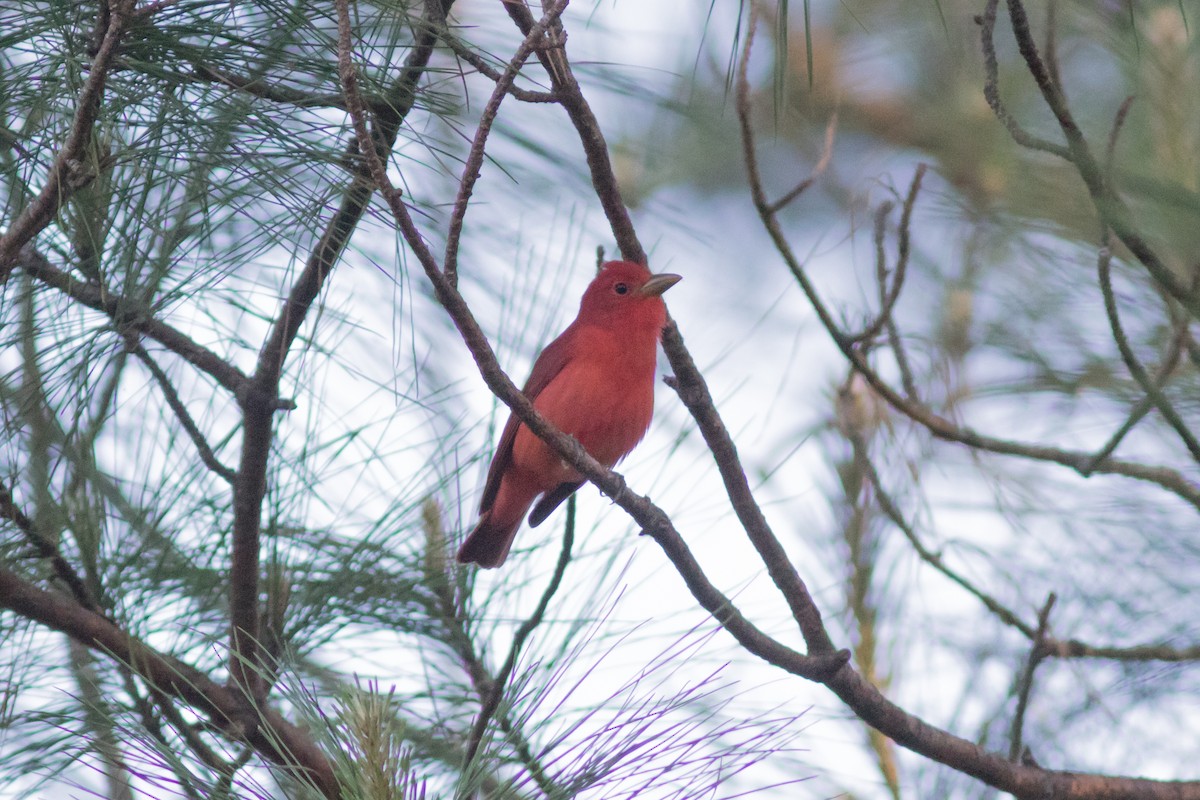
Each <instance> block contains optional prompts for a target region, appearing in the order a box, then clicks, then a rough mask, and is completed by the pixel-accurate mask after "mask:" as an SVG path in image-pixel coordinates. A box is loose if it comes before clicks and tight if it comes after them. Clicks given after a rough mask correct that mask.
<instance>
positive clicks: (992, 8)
mask: <svg viewBox="0 0 1200 800" xmlns="http://www.w3.org/2000/svg"><path fill="white" fill-rule="evenodd" d="M997 2H998V0H989V1H988V5H987V12H986V13H985V18H984V20H985V24H984V25H983V48H984V53H985V56H986V58H985V68H986V72H987V85H988V86H993V87H994V86H995V85H996V83H997V81H998V80H999V78H998V67H997V64H996V58H995V45H994V43H993V34H994V26H995V15H996V4H997ZM1007 3H1008V15H1009V20H1010V21H1011V22H1012V29H1013V34H1014V35H1015V36H1016V39H1017V49H1018V50H1020V53H1021V57H1022V59H1024V61H1025V66H1026V68H1027V69H1028V71H1029V74H1030V75H1031V76H1032V77H1033V80H1034V83H1036V84H1037V87H1038V90H1039V91H1040V92H1041V95H1042V99H1043V100H1045V102H1046V105H1047V107H1049V109H1050V111H1051V112H1052V113H1053V114H1054V118H1055V119H1056V120H1057V121H1058V127H1059V129H1060V130H1061V131H1062V133H1063V136H1064V138H1065V139H1066V140H1067V152H1065V153H1064V152H1061V151H1060V150H1057V149H1055V150H1051V151H1050V152H1054V154H1055V155H1058V156H1060V157H1062V158H1063V159H1065V160H1066V161H1068V162H1069V163H1071V164H1072V165H1073V166H1074V167H1075V169H1076V171H1077V172H1078V173H1079V177H1080V178H1082V179H1083V183H1084V185H1085V186H1086V187H1087V191H1088V195H1089V196H1090V197H1091V200H1092V204H1093V205H1094V206H1095V208H1096V212H1097V213H1098V214H1099V215H1100V219H1101V221H1102V222H1103V223H1104V224H1105V225H1107V226H1108V227H1109V228H1111V229H1112V232H1113V234H1114V235H1115V236H1116V237H1117V238H1118V239H1120V240H1121V243H1122V244H1124V245H1125V247H1127V248H1128V249H1129V251H1130V252H1131V253H1133V255H1134V257H1135V258H1137V260H1138V261H1139V262H1140V263H1141V264H1142V266H1144V267H1145V268H1146V271H1147V272H1149V273H1150V276H1151V277H1152V278H1153V279H1154V280H1155V281H1156V282H1157V283H1158V284H1159V285H1160V286H1162V287H1163V289H1164V290H1166V292H1167V293H1168V294H1170V295H1171V296H1172V297H1174V298H1175V299H1176V300H1178V301H1179V302H1180V303H1181V304H1182V305H1183V306H1184V307H1185V308H1187V309H1188V311H1190V312H1191V313H1192V315H1193V316H1197V317H1200V293H1198V292H1197V291H1196V290H1195V289H1193V288H1190V287H1188V286H1186V285H1185V284H1184V283H1182V282H1181V281H1180V279H1179V277H1178V276H1176V275H1175V273H1174V272H1173V271H1172V270H1171V268H1170V267H1168V266H1167V265H1166V264H1165V263H1164V262H1163V261H1162V259H1161V258H1159V256H1158V254H1157V253H1155V252H1154V250H1153V248H1151V247H1150V244H1149V242H1147V241H1146V239H1145V238H1144V237H1143V236H1142V235H1141V233H1139V232H1138V230H1137V229H1136V227H1135V226H1134V224H1133V220H1132V219H1131V218H1130V212H1129V209H1128V208H1127V207H1126V205H1125V203H1124V202H1123V201H1122V200H1121V198H1120V196H1118V195H1117V193H1116V191H1115V190H1114V189H1113V186H1112V184H1111V182H1109V181H1107V180H1105V175H1104V170H1103V168H1102V167H1101V165H1100V164H1099V163H1098V162H1097V161H1096V158H1095V156H1093V155H1092V152H1091V149H1090V148H1089V147H1088V143H1087V140H1086V139H1085V138H1084V136H1083V132H1082V131H1081V130H1080V129H1079V125H1078V123H1076V122H1075V118H1074V117H1073V116H1072V114H1071V110H1070V108H1069V107H1068V106H1067V99H1066V97H1065V95H1064V94H1063V91H1062V87H1060V86H1059V85H1058V84H1057V83H1056V82H1055V80H1054V77H1053V75H1052V73H1051V71H1050V69H1048V68H1047V66H1046V64H1045V62H1044V61H1043V60H1042V57H1041V55H1040V54H1039V53H1038V48H1037V43H1036V42H1035V41H1034V38H1033V32H1032V30H1031V29H1030V26H1029V17H1028V15H1027V14H1026V13H1025V6H1024V5H1023V4H1022V3H1021V0H1007ZM997 96H998V92H997ZM989 102H991V95H989ZM993 110H996V113H997V116H998V118H1000V119H1001V121H1005V119H1006V117H1003V116H1000V111H999V110H997V106H995V105H993ZM1005 124H1006V125H1008V122H1005ZM1009 130H1010V132H1011V131H1012V130H1013V127H1012V126H1009ZM1013 138H1014V139H1015V140H1016V141H1017V143H1018V144H1023V145H1025V146H1032V145H1030V144H1028V143H1026V142H1024V141H1022V140H1021V139H1019V138H1017V136H1016V134H1015V133H1014V134H1013ZM1056 148H1057V146H1056ZM1037 149H1046V148H1042V147H1039V148H1037Z"/></svg>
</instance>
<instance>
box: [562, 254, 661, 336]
mask: <svg viewBox="0 0 1200 800" xmlns="http://www.w3.org/2000/svg"><path fill="white" fill-rule="evenodd" d="M680 280H681V278H680V276H679V275H673V274H671V273H669V272H663V273H659V274H654V273H651V272H650V270H649V269H647V268H646V267H644V266H642V265H641V264H635V263H633V262H632V261H609V262H607V263H605V264H604V265H603V266H601V267H600V272H599V273H597V274H596V277H595V278H594V279H593V280H592V283H591V285H590V286H588V288H587V291H586V292H584V293H583V300H582V301H581V302H580V304H579V319H581V320H584V321H587V322H589V323H593V324H611V325H616V326H622V327H624V326H630V327H643V326H645V327H653V328H654V329H655V331H658V330H660V329H661V328H662V327H663V326H664V325H666V324H667V307H666V306H665V305H664V304H663V300H662V293H663V292H665V291H666V290H667V289H670V288H671V287H672V286H674V285H675V284H676V283H678V282H679V281H680Z"/></svg>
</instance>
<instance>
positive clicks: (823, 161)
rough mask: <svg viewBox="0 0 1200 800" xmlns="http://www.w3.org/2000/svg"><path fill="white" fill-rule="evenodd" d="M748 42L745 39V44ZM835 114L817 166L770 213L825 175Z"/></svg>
mask: <svg viewBox="0 0 1200 800" xmlns="http://www.w3.org/2000/svg"><path fill="white" fill-rule="evenodd" d="M749 42H750V40H749V39H747V44H748V43H749ZM749 52H750V51H749V50H745V51H743V58H745V57H748V56H749ZM837 121H838V118H837V113H836V112H835V113H834V114H833V116H831V117H830V118H829V124H828V125H826V126H825V146H824V147H823V148H821V157H820V159H818V160H817V165H816V166H815V167H813V170H812V172H811V173H810V174H809V176H808V177H807V178H805V179H804V180H802V181H800V183H798V184H796V186H795V188H793V189H792V190H791V191H789V192H788V193H787V194H785V195H784V196H783V197H780V198H779V199H778V200H776V201H775V202H774V203H771V212H772V213H774V212H777V211H780V210H781V209H783V208H785V207H786V206H788V205H789V204H790V203H791V202H792V201H793V200H795V199H796V198H797V197H799V196H800V195H802V194H804V193H805V192H806V191H808V188H809V187H810V186H812V185H813V184H814V183H816V181H817V179H818V178H820V177H821V176H822V175H824V174H825V170H827V169H828V168H829V162H830V161H832V160H833V138H834V132H836V131H837Z"/></svg>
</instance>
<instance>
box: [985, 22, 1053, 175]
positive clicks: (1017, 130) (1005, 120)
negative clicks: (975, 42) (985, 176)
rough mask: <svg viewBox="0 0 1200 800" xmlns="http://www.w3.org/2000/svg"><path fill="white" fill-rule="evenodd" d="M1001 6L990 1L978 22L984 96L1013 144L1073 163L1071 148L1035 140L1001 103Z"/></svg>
mask: <svg viewBox="0 0 1200 800" xmlns="http://www.w3.org/2000/svg"><path fill="white" fill-rule="evenodd" d="M998 4H999V0H988V2H987V5H986V6H985V7H984V11H983V15H982V16H981V17H976V22H978V23H979V25H980V28H981V31H982V38H983V67H984V72H985V74H986V79H985V80H984V84H983V96H984V98H986V99H987V103H988V105H989V106H991V109H992V113H994V114H995V115H996V119H998V120H1000V122H1001V124H1003V125H1004V127H1005V128H1007V129H1008V133H1009V135H1010V136H1012V138H1013V141H1015V142H1016V143H1017V144H1019V145H1021V146H1022V147H1028V148H1029V149H1030V150H1041V151H1042V152H1044V153H1051V154H1053V155H1056V156H1059V157H1060V158H1065V159H1069V158H1070V152H1069V151H1068V150H1067V148H1065V147H1063V146H1062V145H1060V144H1055V143H1054V142H1051V141H1048V140H1046V139H1041V138H1039V137H1036V136H1033V135H1032V134H1030V133H1028V132H1027V131H1026V130H1025V129H1024V128H1022V127H1021V125H1020V123H1018V122H1017V121H1016V119H1014V118H1013V116H1012V114H1010V113H1009V112H1008V109H1007V108H1005V106H1004V101H1002V100H1001V99H1000V64H999V61H998V60H997V59H996V42H995V39H994V34H995V31H996V9H997V6H998Z"/></svg>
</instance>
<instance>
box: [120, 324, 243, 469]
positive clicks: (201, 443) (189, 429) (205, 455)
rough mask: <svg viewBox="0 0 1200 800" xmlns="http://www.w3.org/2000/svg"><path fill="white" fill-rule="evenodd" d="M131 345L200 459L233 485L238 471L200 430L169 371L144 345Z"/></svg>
mask: <svg viewBox="0 0 1200 800" xmlns="http://www.w3.org/2000/svg"><path fill="white" fill-rule="evenodd" d="M130 347H131V349H132V350H133V354H134V355H135V356H137V357H138V359H139V360H140V361H141V362H142V363H143V364H145V365H146V369H148V370H149V371H150V375H151V377H153V378H154V381H155V383H157V384H158V387H159V389H161V390H162V393H163V399H164V400H166V401H167V406H168V407H169V408H170V409H171V411H172V412H174V414H175V417H176V418H177V419H178V420H179V424H180V425H182V426H183V430H184V432H185V433H187V435H188V438H189V439H191V440H192V444H194V445H195V446H196V450H197V452H198V453H199V454H200V461H201V462H203V463H204V466H206V467H208V468H209V469H210V470H212V471H213V472H215V473H216V474H217V475H218V476H220V477H221V478H222V479H223V480H224V481H225V482H226V483H228V484H230V485H233V484H234V483H235V482H236V479H237V473H235V472H234V471H233V470H231V469H230V468H229V467H227V466H225V465H224V464H222V463H221V462H220V461H219V460H218V459H217V456H216V454H215V453H214V452H213V449H212V447H210V446H209V444H208V441H207V440H205V438H204V434H203V433H201V432H200V428H199V426H197V425H196V421H195V420H194V419H192V415H191V414H189V413H188V410H187V406H185V405H184V404H183V400H182V399H180V397H179V392H177V391H175V385H174V384H173V383H171V379H170V378H169V377H167V373H165V372H163V370H162V367H160V366H159V365H158V363H157V362H156V361H155V360H154V359H153V358H151V356H150V354H149V353H147V352H146V348H144V347H142V346H141V345H140V344H138V343H137V342H136V341H131V342H130Z"/></svg>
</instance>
